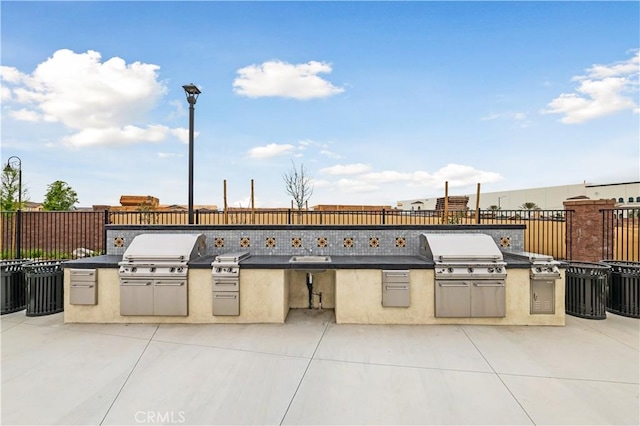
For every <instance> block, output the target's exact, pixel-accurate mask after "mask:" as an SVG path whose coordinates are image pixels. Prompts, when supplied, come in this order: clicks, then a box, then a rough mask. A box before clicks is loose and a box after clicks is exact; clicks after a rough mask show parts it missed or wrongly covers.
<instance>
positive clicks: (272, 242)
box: [265, 237, 276, 248]
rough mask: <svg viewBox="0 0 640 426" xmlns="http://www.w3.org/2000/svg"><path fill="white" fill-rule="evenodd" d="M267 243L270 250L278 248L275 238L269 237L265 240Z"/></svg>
mask: <svg viewBox="0 0 640 426" xmlns="http://www.w3.org/2000/svg"><path fill="white" fill-rule="evenodd" d="M265 242H266V245H265V247H268V248H275V246H276V239H275V237H267V239H266V240H265Z"/></svg>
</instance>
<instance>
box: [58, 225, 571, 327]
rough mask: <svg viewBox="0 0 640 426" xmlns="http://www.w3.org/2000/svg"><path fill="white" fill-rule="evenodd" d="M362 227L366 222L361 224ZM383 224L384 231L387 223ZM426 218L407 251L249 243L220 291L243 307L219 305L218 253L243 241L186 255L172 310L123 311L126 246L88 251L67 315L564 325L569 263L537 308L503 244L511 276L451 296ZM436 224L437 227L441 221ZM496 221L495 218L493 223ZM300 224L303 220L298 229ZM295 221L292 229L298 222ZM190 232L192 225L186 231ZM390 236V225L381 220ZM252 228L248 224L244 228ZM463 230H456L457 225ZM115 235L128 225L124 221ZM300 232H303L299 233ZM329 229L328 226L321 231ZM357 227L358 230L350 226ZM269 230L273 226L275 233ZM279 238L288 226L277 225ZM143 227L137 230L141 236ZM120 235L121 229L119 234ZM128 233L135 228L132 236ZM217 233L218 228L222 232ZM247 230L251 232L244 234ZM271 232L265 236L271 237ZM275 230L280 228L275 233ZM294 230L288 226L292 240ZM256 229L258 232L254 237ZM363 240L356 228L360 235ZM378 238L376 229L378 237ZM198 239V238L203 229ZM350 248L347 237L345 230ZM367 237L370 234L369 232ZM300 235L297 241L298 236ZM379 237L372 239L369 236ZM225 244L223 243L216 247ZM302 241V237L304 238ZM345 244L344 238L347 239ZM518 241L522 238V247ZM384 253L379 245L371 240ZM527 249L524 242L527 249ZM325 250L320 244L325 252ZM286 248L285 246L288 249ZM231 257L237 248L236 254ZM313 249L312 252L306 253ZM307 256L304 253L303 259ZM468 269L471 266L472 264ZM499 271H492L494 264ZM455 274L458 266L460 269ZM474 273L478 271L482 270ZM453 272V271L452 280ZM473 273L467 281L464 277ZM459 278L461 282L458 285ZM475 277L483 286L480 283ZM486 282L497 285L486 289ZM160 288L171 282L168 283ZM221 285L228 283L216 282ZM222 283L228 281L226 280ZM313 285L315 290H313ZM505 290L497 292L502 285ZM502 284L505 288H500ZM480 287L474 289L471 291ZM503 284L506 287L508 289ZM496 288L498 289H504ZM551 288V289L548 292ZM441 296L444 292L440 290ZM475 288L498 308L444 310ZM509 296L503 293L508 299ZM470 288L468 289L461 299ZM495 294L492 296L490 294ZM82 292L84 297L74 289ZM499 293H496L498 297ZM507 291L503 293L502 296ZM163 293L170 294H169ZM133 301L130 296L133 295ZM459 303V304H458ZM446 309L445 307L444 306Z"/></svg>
mask: <svg viewBox="0 0 640 426" xmlns="http://www.w3.org/2000/svg"><path fill="white" fill-rule="evenodd" d="M361 228H362V227H361ZM388 228H389V227H385V229H384V231H386V232H388V231H387V229H388ZM424 228H425V227H422V229H420V230H419V231H413V230H412V231H413V232H412V233H411V234H409V233H408V232H406V228H403V229H405V232H404V233H403V235H404V236H405V237H406V238H407V240H408V239H410V238H411V239H413V238H415V240H416V241H415V242H413V241H412V242H411V243H410V244H409V243H408V242H407V244H406V245H407V246H409V250H404V251H403V250H400V249H401V248H404V247H399V249H398V250H397V251H399V252H402V254H398V255H395V254H388V253H389V251H384V252H383V251H382V250H378V252H379V253H384V254H369V253H368V252H366V251H364V250H363V251H360V252H356V251H355V250H354V254H353V255H347V254H345V251H346V250H335V249H334V250H333V251H331V247H327V250H315V253H311V250H309V251H302V250H291V247H290V246H289V247H288V250H284V253H282V252H277V251H276V252H275V253H273V254H267V253H265V250H252V248H246V249H245V248H242V249H241V250H242V251H243V252H241V253H240V254H242V255H241V256H239V257H237V258H236V259H237V266H238V268H237V269H238V283H237V285H235V286H234V287H233V288H231V289H230V290H232V291H229V292H228V293H224V292H219V293H218V294H219V295H221V296H224V297H228V298H237V300H238V310H237V313H234V312H233V310H231V311H229V310H228V309H227V308H226V307H225V306H223V308H222V310H219V311H218V312H216V308H215V304H214V295H215V293H216V292H215V291H214V290H215V288H214V279H213V277H212V276H213V275H214V274H213V272H214V268H213V267H212V264H213V263H214V260H215V259H216V258H217V257H218V256H220V255H222V254H224V253H233V255H234V256H235V255H236V253H238V248H237V247H229V249H228V250H224V249H223V250H217V251H214V252H213V254H210V253H205V254H204V255H200V256H197V257H195V258H193V259H191V260H189V261H188V263H187V265H188V272H187V278H186V281H185V286H186V289H185V292H186V295H187V297H186V301H185V303H186V312H184V314H183V313H178V314H173V315H126V314H125V315H123V312H122V293H121V289H122V282H121V281H122V280H121V277H119V272H118V271H119V267H120V266H121V263H122V259H123V255H122V254H115V253H113V254H107V255H104V256H97V257H92V258H85V259H79V260H74V261H70V262H66V263H65V264H64V269H65V272H64V273H65V280H64V285H65V290H64V291H65V306H64V318H65V322H67V323H244V324H247V323H284V322H285V321H286V319H287V315H288V313H289V311H290V310H291V309H309V308H310V306H311V308H312V309H320V307H321V309H325V310H326V309H331V310H334V312H335V319H336V323H345V324H493V325H495V324H502V325H564V323H565V311H564V279H563V277H564V273H563V270H562V268H559V269H558V268H555V269H556V271H557V276H556V278H554V279H552V280H550V281H549V282H551V284H552V286H551V288H552V294H551V297H550V298H549V300H550V301H551V302H550V303H551V304H552V306H548V303H547V310H546V311H535V310H534V308H533V306H534V302H533V300H534V299H536V298H537V295H536V294H534V292H533V291H532V288H533V287H532V283H533V281H532V278H531V269H532V267H531V263H530V262H529V261H527V260H526V259H525V258H523V257H522V256H516V255H515V252H514V253H513V255H512V254H511V253H510V252H509V251H502V252H501V253H502V254H503V255H504V257H503V259H500V261H501V262H503V265H504V269H500V270H499V274H498V275H500V276H501V277H503V280H502V281H500V280H496V279H494V278H492V279H491V280H487V281H482V278H481V277H480V278H478V277H479V275H478V274H477V273H476V272H472V273H471V275H470V277H475V278H478V279H480V281H478V282H479V284H472V282H475V281H473V280H472V281H469V279H463V278H458V279H460V280H461V281H454V284H456V287H463V288H454V289H453V290H455V291H457V292H459V291H460V290H463V291H465V288H464V287H465V285H466V287H469V290H468V292H472V291H476V290H477V291H481V292H482V291H491V293H486V294H484V293H471V294H472V295H471V296H468V295H466V294H463V293H452V294H453V295H454V296H453V297H449V298H447V297H445V298H444V299H443V298H442V297H440V296H438V291H436V289H437V288H436V286H437V283H438V282H439V280H438V277H437V275H438V274H441V273H443V272H446V269H448V268H445V269H442V268H441V269H438V267H437V263H438V262H437V259H436V260H434V258H433V255H432V256H431V257H430V256H429V254H428V253H426V254H425V253H421V252H420V250H418V240H419V237H420V236H421V235H423V234H425V233H426V234H428V233H429V232H430V231H431V230H430V229H424ZM433 228H435V227H433ZM482 228H483V227H481V226H477V227H473V230H472V233H475V234H482V233H483V232H490V231H491V230H490V229H487V230H485V229H482ZM494 228H496V227H494ZM456 229H457V230H459V231H458V233H460V232H466V233H468V232H469V229H460V227H458V228H456ZM195 230H198V231H200V228H199V227H196V228H190V229H189V231H190V232H191V233H193V231H195ZM149 231H150V230H149V229H148V228H145V229H137V230H136V234H135V236H137V235H141V234H145V233H149ZM163 231H164V232H166V227H164V229H163V228H162V227H158V229H153V230H152V232H154V233H162V232H163ZM295 231H297V229H296V230H295ZM295 231H294V232H295ZM390 231H391V232H393V234H392V235H394V236H395V235H397V234H398V230H397V229H396V230H390ZM437 231H438V232H445V233H449V232H451V230H449V229H443V227H438V229H437ZM493 231H494V232H493V234H494V235H492V236H491V238H493V239H494V240H496V239H498V240H499V238H502V239H504V238H507V237H505V236H504V235H507V234H508V235H509V236H510V238H512V241H515V242H517V241H518V238H517V235H516V234H517V233H518V232H521V228H518V227H517V226H513V227H511V228H507V227H502V229H500V230H499V232H495V229H494V230H493ZM183 232H185V233H187V232H186V231H183ZM368 232H369V233H371V232H375V235H381V236H382V237H381V238H380V239H383V238H384V234H383V232H382V230H378V229H374V231H368ZM245 233H246V232H245ZM454 233H455V232H454ZM114 234H115V235H120V234H122V232H119V230H116V232H114ZM204 234H205V240H206V245H207V247H208V250H209V251H211V246H212V245H213V246H214V247H215V245H216V243H218V245H220V244H219V242H220V239H221V238H222V237H215V236H211V234H210V233H207V232H205V233H204ZM298 234H300V233H299V232H298V233H297V234H296V235H298ZM308 234H309V232H307V233H306V234H302V235H303V239H306V240H312V241H313V242H314V243H315V242H316V240H317V241H319V242H321V238H323V237H316V235H311V236H309V235H308ZM325 234H328V232H326V230H325V231H323V234H322V235H325ZM347 234H348V235H353V234H354V233H353V232H350V233H347ZM452 234H453V233H452ZM267 235H271V234H267ZM275 235H277V237H278V238H279V239H280V240H284V239H285V238H282V237H280V234H275ZM135 236H133V237H131V239H134V238H135ZM115 238H120V237H115ZM127 238H129V237H127ZM216 238H219V239H218V240H216ZM244 238H248V237H244ZM268 238H270V237H267V243H268V242H269V239H268ZM273 238H274V239H275V237H273ZM295 238H297V237H293V238H292V239H290V238H289V236H288V235H287V236H286V239H287V243H289V242H291V241H293V243H296V240H295ZM400 238H401V237H394V242H395V243H396V244H398V245H400V243H403V242H404V241H402V240H400ZM256 239H257V238H256ZM354 239H356V240H357V236H356V238H354ZM370 240H371V241H373V240H372V239H370ZM198 241H200V238H198ZM344 241H345V248H346V246H347V240H346V238H345V240H344ZM368 242H369V241H368ZM293 243H292V244H293ZM370 247H373V244H372V245H371V246H370ZM216 248H217V247H216ZM296 248H297V247H296ZM340 248H342V247H340ZM516 248H520V247H516ZM371 251H372V252H373V253H376V252H375V251H374V250H371ZM520 251H522V250H520ZM318 252H320V253H318ZM285 253H286V254H285ZM232 257H233V256H232ZM307 259H308V261H307ZM297 260H300V261H297ZM83 269H91V270H94V271H95V272H96V274H95V275H96V276H97V279H96V290H95V293H96V296H95V299H94V300H92V301H90V302H89V303H85V304H76V303H74V304H72V303H71V297H70V295H71V292H72V290H73V289H72V287H71V275H72V271H77V270H83ZM467 269H468V270H469V271H471V270H473V268H471V267H469V268H467ZM492 272H493V271H492ZM454 275H456V274H454ZM475 278H474V280H475ZM449 281H450V280H449ZM467 281H469V283H468V284H469V285H467V284H465V283H467ZM457 283H460V285H458V284H457ZM476 287H477V288H476ZM483 287H491V288H487V289H484V288H483ZM160 289H161V290H162V291H165V288H163V287H160ZM218 290H220V289H218ZM223 290H224V289H223ZM309 290H311V293H312V294H311V296H309V293H310V292H309ZM500 291H501V292H502V293H499V292H500ZM496 292H498V293H496ZM473 294H475V296H474V295H473ZM500 294H502V296H500ZM496 295H497V296H496ZM547 296H549V295H547ZM438 297H440V299H438V300H437V298H438ZM465 297H466V298H469V297H471V301H470V302H467V301H465V302H463V303H462V304H463V305H464V304H465V303H469V304H470V305H474V304H476V305H477V304H478V303H477V302H478V301H481V302H482V303H481V304H480V305H481V306H496V305H497V307H498V310H497V311H495V312H494V311H491V310H488V311H486V312H484V311H482V310H481V311H477V310H476V311H475V313H473V310H472V309H471V310H470V311H469V312H470V313H469V314H467V313H464V311H463V312H462V313H460V312H459V311H455V310H454V311H452V312H449V311H446V310H445V311H444V314H443V313H442V312H440V314H438V313H437V308H438V304H439V303H440V304H444V303H451V302H452V301H453V303H454V305H455V306H458V307H459V305H460V300H468V299H464V298H465ZM500 297H502V299H500ZM461 298H462V299H461ZM485 299H487V300H488V299H491V300H490V301H489V303H487V300H485ZM76 300H77V298H76ZM496 300H497V302H496ZM500 300H502V301H500ZM163 303H164V302H163ZM127 304H129V305H130V301H129V302H127ZM501 305H502V306H501ZM456 309H457V308H456ZM440 311H442V310H440Z"/></svg>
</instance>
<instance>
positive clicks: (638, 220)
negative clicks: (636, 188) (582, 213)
mask: <svg viewBox="0 0 640 426" xmlns="http://www.w3.org/2000/svg"><path fill="white" fill-rule="evenodd" d="M600 213H601V214H602V242H603V244H602V259H611V260H622V261H630V262H638V261H640V236H639V229H640V208H638V207H625V208H618V209H604V210H600Z"/></svg>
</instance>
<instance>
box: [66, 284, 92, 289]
mask: <svg viewBox="0 0 640 426" xmlns="http://www.w3.org/2000/svg"><path fill="white" fill-rule="evenodd" d="M71 287H75V288H80V287H82V288H91V287H93V284H71Z"/></svg>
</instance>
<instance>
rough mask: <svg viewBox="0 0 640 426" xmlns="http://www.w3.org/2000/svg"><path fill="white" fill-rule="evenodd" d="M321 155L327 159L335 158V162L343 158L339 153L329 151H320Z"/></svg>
mask: <svg viewBox="0 0 640 426" xmlns="http://www.w3.org/2000/svg"><path fill="white" fill-rule="evenodd" d="M320 155H324V156H325V157H329V158H333V159H334V160H339V159H341V158H343V157H342V155H340V154H338V153H337V152H333V151H329V150H328V149H323V150H321V151H320Z"/></svg>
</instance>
